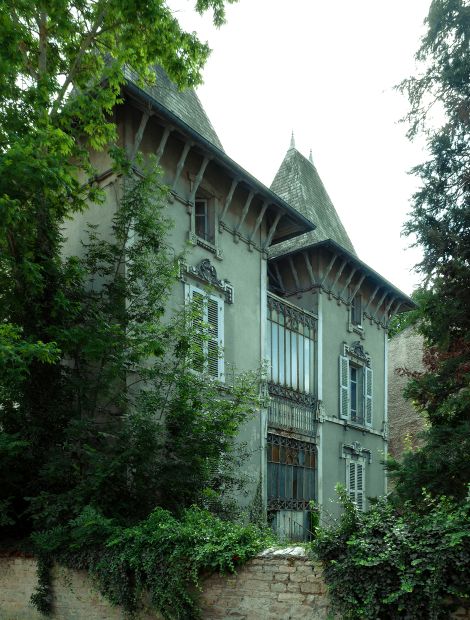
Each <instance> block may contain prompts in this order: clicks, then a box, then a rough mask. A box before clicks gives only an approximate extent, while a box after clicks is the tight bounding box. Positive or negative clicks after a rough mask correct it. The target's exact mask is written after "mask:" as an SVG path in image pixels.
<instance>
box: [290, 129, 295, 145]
mask: <svg viewBox="0 0 470 620" xmlns="http://www.w3.org/2000/svg"><path fill="white" fill-rule="evenodd" d="M290 148H291V149H295V138H294V130H292V135H291V137H290Z"/></svg>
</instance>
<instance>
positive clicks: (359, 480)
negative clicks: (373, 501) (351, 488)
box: [356, 463, 365, 510]
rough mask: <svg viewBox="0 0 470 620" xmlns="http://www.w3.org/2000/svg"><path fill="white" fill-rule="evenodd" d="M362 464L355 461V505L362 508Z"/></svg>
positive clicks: (359, 508)
mask: <svg viewBox="0 0 470 620" xmlns="http://www.w3.org/2000/svg"><path fill="white" fill-rule="evenodd" d="M364 469H365V468H364V465H363V464H362V463H356V506H357V508H358V510H364Z"/></svg>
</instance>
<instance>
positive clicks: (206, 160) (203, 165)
mask: <svg viewBox="0 0 470 620" xmlns="http://www.w3.org/2000/svg"><path fill="white" fill-rule="evenodd" d="M210 160H211V157H207V156H204V158H203V160H202V162H201V167H200V168H199V172H198V173H197V176H196V178H195V179H194V183H193V188H192V191H191V194H190V196H189V202H190V203H191V204H194V200H195V198H196V194H197V190H198V189H199V186H200V185H201V181H202V178H203V176H204V172H205V171H206V168H207V165H208V164H209V162H210Z"/></svg>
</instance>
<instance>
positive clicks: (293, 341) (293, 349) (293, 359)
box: [291, 332, 298, 390]
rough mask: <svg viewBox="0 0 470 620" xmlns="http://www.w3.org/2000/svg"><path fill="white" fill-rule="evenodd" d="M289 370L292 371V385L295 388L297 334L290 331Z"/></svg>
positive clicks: (296, 378)
mask: <svg viewBox="0 0 470 620" xmlns="http://www.w3.org/2000/svg"><path fill="white" fill-rule="evenodd" d="M291 372H292V383H291V385H292V387H293V388H294V389H295V390H296V389H297V385H298V372H297V334H295V333H294V332H291Z"/></svg>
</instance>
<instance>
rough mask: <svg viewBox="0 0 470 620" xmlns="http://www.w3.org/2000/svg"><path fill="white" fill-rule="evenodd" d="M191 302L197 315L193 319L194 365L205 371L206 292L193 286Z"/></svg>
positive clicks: (199, 370) (191, 288)
mask: <svg viewBox="0 0 470 620" xmlns="http://www.w3.org/2000/svg"><path fill="white" fill-rule="evenodd" d="M189 291H190V302H191V303H192V304H194V306H193V307H194V312H195V316H194V319H193V327H194V339H195V343H194V345H195V346H194V354H193V360H192V364H191V365H192V367H193V368H194V370H197V371H198V372H204V367H205V358H206V348H207V347H206V341H205V338H204V323H205V322H206V314H207V312H206V307H205V303H204V294H203V293H202V291H200V290H199V289H197V288H195V287H193V286H191V287H190V289H189Z"/></svg>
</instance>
